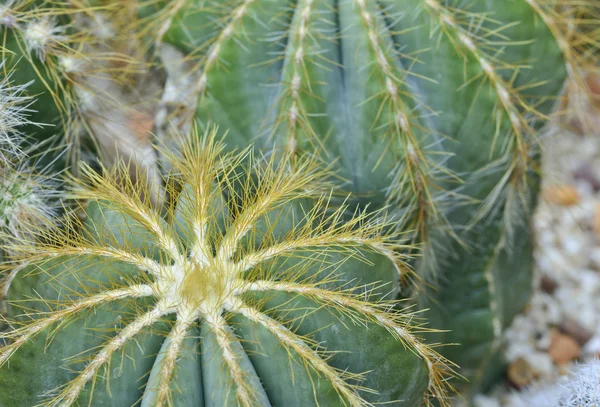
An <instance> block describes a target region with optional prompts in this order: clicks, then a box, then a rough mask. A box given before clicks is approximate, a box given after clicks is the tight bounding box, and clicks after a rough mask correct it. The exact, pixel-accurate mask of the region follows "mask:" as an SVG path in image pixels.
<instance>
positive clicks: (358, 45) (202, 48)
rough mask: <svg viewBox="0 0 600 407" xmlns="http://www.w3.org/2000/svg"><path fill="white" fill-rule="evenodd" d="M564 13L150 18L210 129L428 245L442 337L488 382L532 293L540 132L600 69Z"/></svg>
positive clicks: (165, 6) (425, 302)
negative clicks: (383, 216)
mask: <svg viewBox="0 0 600 407" xmlns="http://www.w3.org/2000/svg"><path fill="white" fill-rule="evenodd" d="M150 3H152V4H156V2H150ZM561 3H562V4H561ZM580 3H582V4H588V2H580ZM563 5H564V6H568V5H570V2H569V1H568V0H567V1H564V2H561V1H552V2H550V1H549V2H545V1H543V0H509V1H500V2H491V1H484V0H476V1H471V2H463V1H458V0H456V1H454V0H445V1H441V0H413V1H411V0H380V1H374V0H336V1H334V0H298V1H283V0H240V1H233V2H227V3H226V4H225V3H221V2H216V1H215V2H213V1H193V0H188V1H186V0H181V1H174V2H165V3H162V4H161V6H160V7H159V8H158V10H155V12H154V13H153V14H152V13H150V17H147V19H145V20H143V21H144V23H146V22H150V21H155V22H156V23H155V24H156V27H157V28H156V29H155V32H156V33H157V34H156V35H157V36H158V38H159V39H161V40H162V41H163V42H165V43H170V44H172V45H174V46H175V47H177V48H178V49H180V50H181V51H183V52H184V53H185V54H186V55H187V59H188V60H191V61H192V62H193V63H194V64H193V68H192V72H191V74H192V75H196V76H197V79H196V81H195V91H196V92H197V94H198V102H197V107H196V114H195V117H196V120H197V121H198V122H199V123H200V124H201V125H203V126H208V125H209V124H210V123H218V124H219V125H220V127H221V128H222V129H226V130H227V132H228V133H227V140H228V143H229V144H231V145H235V146H246V145H248V144H249V143H251V142H253V143H255V144H256V145H257V146H263V148H265V147H266V148H271V147H276V148H279V149H280V150H283V151H288V152H293V153H295V154H296V155H298V156H302V155H305V154H308V155H315V156H318V157H320V158H321V159H323V160H325V161H327V162H335V164H334V167H335V169H336V170H337V172H338V174H339V175H340V176H341V178H342V179H343V181H344V182H342V183H341V184H339V186H341V187H342V188H344V189H345V190H347V191H350V192H351V193H352V197H351V201H352V202H354V203H355V204H356V205H358V208H365V207H367V206H368V207H369V208H370V209H373V208H375V209H378V208H382V207H384V206H385V205H389V213H390V214H391V215H393V216H396V217H397V218H398V219H399V221H398V222H399V225H400V226H399V229H400V230H402V231H406V230H407V229H413V230H414V236H413V239H414V240H413V241H414V242H417V243H422V244H423V247H424V252H423V256H422V257H421V259H420V260H419V261H418V262H416V263H415V267H416V268H417V271H418V274H419V276H420V277H422V278H423V280H424V282H425V283H426V284H424V285H423V287H421V288H422V289H419V290H417V292H416V294H415V295H414V296H415V297H417V299H418V302H419V304H420V306H421V307H423V308H428V309H430V311H429V312H428V313H427V317H428V319H429V320H430V321H431V324H432V326H435V327H436V328H441V329H444V330H448V331H447V332H446V333H439V334H436V335H435V336H434V338H432V340H434V341H437V342H443V343H458V344H460V345H461V346H455V347H449V348H447V349H446V350H445V352H446V355H447V356H448V357H449V358H450V359H451V360H453V361H454V362H456V363H457V364H458V365H460V367H461V369H462V370H461V373H463V374H464V375H465V376H466V377H467V378H469V379H470V380H471V382H472V383H476V384H478V383H481V381H482V380H483V375H484V373H485V372H486V370H487V366H488V365H493V367H497V364H496V363H495V362H494V363H492V360H491V358H492V357H493V356H494V355H497V354H498V350H499V348H500V345H501V341H502V332H503V329H504V328H505V327H506V326H507V325H508V324H509V323H510V321H511V319H512V318H513V316H514V315H515V314H516V313H517V312H519V311H520V310H521V309H522V307H523V306H524V305H525V304H526V303H527V301H528V298H529V293H530V290H531V262H532V257H531V236H530V233H529V220H530V215H531V212H532V210H533V207H534V206H535V195H536V191H537V185H538V176H539V174H538V161H539V140H538V136H539V135H538V131H539V130H540V128H541V127H542V126H543V125H544V124H545V123H546V122H547V120H548V117H549V115H550V113H551V112H552V110H553V108H554V106H555V105H556V100H557V99H558V97H559V95H560V93H561V90H562V88H563V86H564V84H565V80H566V78H567V71H568V72H571V73H573V74H574V75H578V73H579V69H580V68H581V66H583V65H584V64H588V65H592V66H593V63H595V62H597V61H598V60H597V56H596V55H595V54H594V53H590V52H589V46H592V45H593V44H594V42H593V41H591V40H589V37H585V35H586V34H585V33H584V32H583V31H577V30H578V28H577V25H576V21H575V20H568V19H567V17H565V18H561V15H560V13H559V10H560V7H562V6H563ZM590 6H591V4H590ZM144 12H147V10H144ZM569 15H570V14H569ZM569 23H570V24H571V25H570V28H569V30H570V32H571V33H572V34H573V38H572V39H569V38H568V36H567V35H566V34H565V32H566V31H567V28H566V27H567V25H569ZM577 34H578V35H579V36H577ZM575 38H576V39H575ZM582 38H586V39H587V43H586V44H585V46H587V47H588V50H587V51H585V50H584V48H585V46H584V44H583V41H581V39H582ZM571 44H578V45H571ZM596 44H597V43H596ZM578 46H580V48H577V47H578ZM593 46H596V47H597V45H593ZM163 62H164V63H165V64H168V63H169V61H167V60H165V61H163ZM428 287H432V288H428Z"/></svg>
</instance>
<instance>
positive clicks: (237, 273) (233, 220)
mask: <svg viewBox="0 0 600 407" xmlns="http://www.w3.org/2000/svg"><path fill="white" fill-rule="evenodd" d="M222 149H223V145H221V144H219V143H216V142H215V140H214V132H213V133H212V134H211V135H209V136H207V137H204V138H202V139H201V141H199V142H189V143H184V148H183V150H182V152H181V156H175V155H171V159H172V160H171V164H172V166H173V167H172V171H173V174H174V176H175V178H176V179H178V180H179V181H181V185H183V189H181V190H179V189H178V188H168V189H169V193H170V195H171V196H177V199H176V201H177V204H176V205H174V207H173V209H172V210H170V211H168V212H169V213H168V214H167V216H166V217H165V216H162V215H161V214H160V213H159V212H158V211H157V210H156V209H155V208H153V207H152V205H151V204H150V203H149V202H150V199H149V195H151V192H152V191H148V189H147V187H146V186H144V185H145V184H144V183H141V184H139V185H134V184H132V183H131V182H130V181H127V179H129V173H128V171H129V169H128V168H127V167H126V166H125V165H122V166H118V167H116V169H114V170H113V171H110V172H108V173H107V174H105V175H103V176H101V175H98V174H96V173H94V172H93V171H91V170H90V169H89V168H84V170H83V171H82V172H83V175H84V178H85V181H74V183H75V185H74V186H75V188H74V192H73V196H74V197H76V198H78V199H89V200H92V201H93V202H95V203H92V204H90V205H92V206H95V207H96V209H97V210H98V211H99V213H100V215H96V216H95V217H96V219H95V220H92V221H91V222H90V223H89V224H88V225H87V228H86V229H87V230H88V232H84V233H79V232H78V231H77V229H78V228H79V227H82V225H79V224H78V223H79V222H78V221H77V219H76V218H69V220H67V221H65V223H64V224H62V225H61V226H62V227H63V228H64V231H61V229H59V228H57V229H53V230H52V231H49V232H48V231H39V232H38V236H37V237H38V238H39V243H38V244H37V245H31V244H28V243H27V242H23V243H21V244H19V243H15V244H13V245H12V246H11V249H12V250H13V251H15V252H17V253H20V254H21V255H22V256H23V257H22V259H26V260H27V263H29V264H33V265H36V267H35V268H34V270H33V271H30V272H29V273H27V272H23V271H20V273H23V275H22V276H21V275H17V274H16V273H17V271H15V272H13V273H12V275H11V277H10V280H11V281H13V284H16V286H20V285H21V284H22V283H21V282H19V283H15V281H17V280H18V279H21V280H22V281H27V279H28V278H30V279H31V278H33V277H32V276H31V274H33V275H35V274H39V273H42V274H43V273H48V284H50V285H51V286H54V285H56V287H55V289H56V290H57V292H62V293H63V294H62V295H60V297H59V298H60V299H57V300H55V301H52V300H51V298H48V297H43V298H40V299H39V300H36V299H35V298H31V299H29V298H23V299H21V300H19V301H15V302H13V303H12V305H11V306H12V307H15V309H18V308H22V309H23V310H28V311H27V318H17V319H15V320H12V321H11V324H12V325H13V326H14V329H13V330H11V331H10V332H8V333H6V334H3V335H2V337H3V338H4V340H6V341H8V342H7V344H6V345H5V346H4V347H3V348H1V349H0V363H1V364H5V363H8V362H9V361H11V360H13V363H17V362H16V361H14V359H11V357H12V358H14V357H15V355H18V352H19V349H20V348H22V347H24V346H26V345H27V344H28V343H29V342H30V341H32V340H33V341H37V340H40V338H36V337H38V336H41V334H42V333H43V332H50V336H49V337H48V338H49V340H52V338H53V337H54V336H55V335H56V332H57V331H59V330H60V329H62V328H63V327H64V326H66V325H67V324H68V322H67V321H70V320H72V319H76V318H83V315H86V313H89V312H90V311H91V310H93V309H97V308H101V307H102V306H106V305H107V304H111V303H114V302H122V301H125V302H128V303H130V306H131V307H132V309H134V311H133V313H134V315H133V316H132V317H131V319H130V320H129V322H127V323H126V324H125V325H124V326H122V327H120V328H118V329H117V330H116V332H115V333H114V336H111V337H110V338H109V339H108V340H106V341H105V342H104V343H102V344H101V345H100V346H99V348H98V349H95V350H92V349H86V350H85V352H86V354H88V356H87V357H85V358H84V359H85V363H84V364H83V365H82V366H81V368H80V369H74V370H75V373H74V374H73V375H72V376H70V380H69V381H68V382H66V383H64V385H62V386H61V387H60V388H57V389H45V390H46V391H49V393H48V394H49V395H50V396H49V398H47V399H46V400H45V401H44V405H51V406H58V405H70V404H72V403H74V402H75V401H76V400H78V399H79V397H82V395H84V394H85V393H86V391H88V390H86V386H90V385H92V386H93V383H95V382H96V380H97V379H98V377H100V376H102V375H101V371H102V369H103V368H105V369H108V365H109V364H110V361H111V358H112V357H113V356H114V355H115V354H118V353H119V352H120V351H121V350H122V348H123V347H124V346H125V345H126V344H127V343H129V342H131V341H135V340H136V336H139V335H140V334H141V333H142V332H143V331H144V330H145V329H148V328H149V327H151V326H153V325H158V324H159V323H161V321H162V323H164V322H165V319H168V317H171V319H170V320H169V322H168V326H169V327H168V328H167V329H166V331H167V334H166V336H167V339H166V340H165V342H164V344H163V349H162V350H161V352H160V358H157V362H156V363H155V365H154V367H153V369H152V372H151V374H150V376H149V378H148V383H147V385H146V389H145V391H144V396H143V400H142V405H145V403H153V404H152V405H164V404H169V403H171V401H172V397H173V392H174V389H173V384H172V381H174V377H175V367H176V366H177V361H178V358H179V357H180V356H181V352H182V348H183V347H184V343H185V342H186V341H187V339H188V338H189V336H190V335H191V334H190V332H192V331H193V330H194V329H195V327H197V326H198V324H200V322H201V323H202V326H203V327H205V328H204V329H208V331H209V332H210V335H213V336H214V338H215V339H216V345H217V349H219V350H220V351H221V352H222V353H223V354H224V355H225V357H224V358H225V359H224V360H225V365H224V366H223V369H224V370H225V371H226V376H228V377H229V378H230V382H228V383H227V385H228V386H229V387H230V388H231V389H233V393H232V394H233V397H234V399H235V400H236V401H237V402H238V403H239V404H240V405H243V406H251V405H256V404H260V405H262V404H261V403H263V401H264V400H263V398H264V397H265V396H264V394H263V392H262V390H261V391H259V390H257V387H256V383H254V382H253V379H252V377H251V375H249V374H248V371H247V369H246V367H245V365H244V360H242V359H243V358H241V357H240V356H239V354H238V353H237V352H238V351H237V350H236V349H237V348H236V346H237V345H236V344H238V338H237V336H236V335H235V334H234V333H233V331H232V328H231V326H236V325H235V323H234V322H233V321H235V318H236V317H238V318H239V317H241V318H242V319H245V320H247V321H249V322H250V323H252V324H255V325H256V326H258V327H260V328H261V329H266V330H268V331H269V332H270V333H271V334H272V335H273V336H274V337H275V338H277V342H278V343H279V345H280V346H282V347H283V348H285V349H286V351H287V352H289V353H290V355H292V354H294V355H296V356H295V357H297V358H298V363H300V365H301V366H304V367H305V368H306V369H307V371H308V372H310V374H314V375H315V378H319V379H318V380H325V381H326V382H328V383H330V384H331V387H332V390H333V391H334V393H335V394H337V396H336V397H338V401H339V402H341V403H343V404H345V405H352V406H359V405H371V402H370V401H369V400H370V398H369V394H376V393H377V389H373V388H368V387H365V385H364V381H365V379H366V378H367V377H368V375H369V373H365V372H353V371H352V370H345V369H344V368H342V369H340V368H339V367H334V366H332V365H330V364H329V363H328V361H329V360H330V359H331V358H332V357H333V356H334V355H335V352H334V353H331V352H333V349H332V350H329V349H327V346H326V345H325V346H322V345H319V344H318V343H317V342H315V340H314V339H313V338H312V336H311V334H302V333H300V332H296V331H295V329H293V328H292V327H291V326H293V325H294V319H293V318H291V317H289V316H288V317H286V314H287V313H286V312H284V313H283V314H277V313H273V309H269V305H268V303H269V301H272V297H273V296H276V295H280V294H286V295H293V296H301V297H304V298H306V299H309V300H310V301H313V302H314V303H316V304H317V308H316V309H313V310H312V311H310V312H308V314H307V315H305V316H304V317H302V318H306V317H308V315H309V314H310V313H312V312H315V311H316V310H317V309H318V308H325V309H326V310H328V312H330V313H333V314H335V315H338V316H337V317H336V318H341V317H342V316H344V317H345V318H346V317H347V318H349V319H348V320H346V322H349V323H350V324H351V325H353V324H358V325H359V326H364V328H363V329H365V328H368V329H383V332H386V335H388V336H390V337H392V338H393V339H394V341H397V342H398V343H399V344H400V345H401V348H404V347H405V348H406V349H411V351H407V352H409V353H410V354H411V355H416V357H417V359H418V360H420V363H421V364H422V366H423V368H424V369H425V370H424V371H426V372H427V375H428V376H429V380H430V381H429V385H428V386H426V387H428V390H427V394H428V395H429V396H431V397H434V398H436V399H438V400H441V401H444V400H445V397H446V396H445V394H446V388H445V384H444V376H445V375H446V374H448V373H449V371H448V370H447V367H446V362H445V360H444V359H443V358H442V357H441V356H440V355H438V354H437V353H436V352H434V351H433V350H431V349H430V348H429V347H427V346H425V345H423V344H421V343H420V342H419V339H418V337H417V336H415V335H416V331H415V329H414V328H410V327H409V322H410V323H411V324H412V325H414V315H413V313H411V312H407V311H406V310H405V311H391V312H390V309H391V308H393V307H394V306H396V303H395V302H394V301H387V300H385V296H386V293H389V292H390V291H394V290H395V288H394V286H396V284H397V283H395V281H396V279H397V277H398V272H401V273H403V272H408V268H406V267H405V266H404V259H403V258H402V256H401V255H399V254H397V253H398V249H403V248H404V246H403V245H402V244H401V243H400V242H399V241H397V240H396V239H394V238H392V237H391V235H389V234H387V233H386V230H387V229H388V228H389V227H390V226H391V225H390V224H388V223H387V222H386V221H385V219H382V218H379V217H375V216H366V215H363V216H359V217H356V218H354V219H352V220H351V221H348V222H343V221H342V213H343V211H344V208H340V209H338V210H336V211H334V212H333V213H330V214H324V212H323V211H322V210H321V209H322V207H323V206H326V204H327V199H328V198H327V195H323V192H324V191H326V190H327V186H328V184H327V182H326V181H325V180H324V175H325V173H324V172H323V171H322V170H320V169H319V167H318V166H316V165H315V164H314V163H313V162H311V161H308V160H304V161H302V162H296V165H295V166H294V167H293V168H292V167H291V166H290V162H289V161H288V160H285V159H284V160H282V161H276V160H275V159H274V158H262V159H252V158H251V159H250V160H249V161H248V158H249V157H251V155H250V153H249V152H248V150H246V151H244V152H242V153H240V154H224V153H223V152H222ZM163 153H165V154H169V153H167V152H163ZM242 161H245V162H246V163H245V164H242ZM240 165H241V168H243V170H241V171H240ZM171 184H172V183H171ZM167 185H168V184H167ZM240 191H241V192H240ZM223 193H225V195H226V196H229V197H230V202H229V204H224V199H223ZM319 197H320V198H319ZM304 198H317V201H318V202H317V204H316V205H315V206H312V205H308V206H306V207H305V206H302V205H300V206H298V205H299V204H298V203H299V202H301V201H302V200H303V199H304ZM305 204H306V201H305ZM290 205H291V206H290ZM88 212H89V208H88ZM116 225H120V226H116ZM368 253H376V254H378V255H379V256H383V257H382V258H384V259H385V261H386V262H390V264H393V265H394V267H393V268H391V269H390V268H389V267H383V266H381V267H380V269H382V270H385V269H388V270H392V276H391V277H389V278H387V279H381V280H373V276H368V275H365V276H364V277H363V278H362V281H361V279H358V278H357V279H352V278H350V279H348V278H349V277H348V275H346V274H338V273H337V271H336V270H337V269H341V268H343V267H344V264H345V263H346V262H347V261H350V259H353V258H354V259H357V260H358V261H359V262H369V261H370V260H368V259H369V255H368ZM337 255H341V256H338V257H336V256H337ZM57 259H58V260H57ZM85 259H88V260H90V259H103V260H104V261H103V264H104V265H103V266H102V271H101V274H95V275H94V276H93V277H92V276H89V278H88V279H87V280H86V272H85V271H84V270H85V268H86V266H85ZM332 259H335V260H332ZM282 260H283V262H282ZM56 261H58V264H59V265H60V267H62V270H61V272H60V273H59V274H52V273H53V272H52V271H48V270H52V269H53V268H54V267H56V266H57V263H52V264H53V266H51V267H50V268H48V264H49V263H51V262H56ZM96 261H97V262H98V261H101V260H96ZM73 262H74V263H73ZM290 263H292V265H291V266H287V265H288V264H290ZM115 264H126V265H129V266H132V267H133V268H135V269H137V270H138V272H136V273H134V274H131V273H128V272H119V268H118V267H116V266H114V265H115ZM315 268H316V270H317V272H315ZM44 270H46V271H44ZM375 273H376V274H378V275H379V274H381V273H382V272H381V271H375ZM66 281H70V284H71V285H69V284H67V283H66ZM75 282H76V284H74V283H75ZM396 287H397V286H396ZM9 290H10V289H9ZM371 297H373V298H378V301H376V302H375V301H370V298H371ZM140 299H148V301H147V302H141V300H140ZM36 301H40V302H41V303H43V304H44V305H45V306H46V307H48V308H49V309H48V310H45V311H37V312H36V311H33V310H34V309H36V306H35V305H32V304H35V303H36ZM133 304H135V305H133ZM281 306H282V307H284V308H286V305H285V304H281V305H280V307H281ZM287 306H288V307H289V306H291V307H292V309H293V306H292V305H287ZM296 311H297V310H296ZM288 312H289V311H288ZM13 314H14V312H13ZM298 318H300V317H298ZM290 324H291V325H290ZM230 325H231V326H230ZM369 327H370V328H369ZM373 327H375V328H373ZM377 327H379V328H377ZM321 328H323V327H321ZM321 328H319V329H321ZM340 329H344V328H340ZM421 329H425V328H422V327H418V328H417V331H419V330H421ZM203 332H204V331H203ZM207 335H209V334H207ZM245 340H248V341H250V339H249V338H246V339H245ZM400 352H402V351H400ZM412 352H414V353H412ZM411 357H413V356H411ZM80 361H81V359H80V358H77V359H76V362H80ZM107 371H108V370H107ZM411 375H412V373H411ZM263 380H265V379H264V378H263ZM411 380H412V379H411ZM313 385H315V386H316V384H313ZM412 386H414V384H412V385H409V386H408V389H409V390H410V388H411V387H412ZM403 391H407V390H406V388H404V389H403ZM92 393H93V390H92ZM311 394H312V392H311ZM407 394H410V392H409V393H407ZM92 396H93V394H91V395H90V397H92ZM311 397H312V396H311ZM314 397H316V396H314ZM415 400H416V399H415ZM310 403H312V401H310Z"/></svg>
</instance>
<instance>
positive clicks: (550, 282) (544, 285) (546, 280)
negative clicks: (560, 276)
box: [540, 274, 558, 294]
mask: <svg viewBox="0 0 600 407" xmlns="http://www.w3.org/2000/svg"><path fill="white" fill-rule="evenodd" d="M557 287H558V283H557V282H556V281H555V280H554V279H553V278H552V277H550V276H549V275H547V274H542V278H541V279H540V288H541V289H542V290H543V291H544V292H545V293H548V294H554V291H556V288H557Z"/></svg>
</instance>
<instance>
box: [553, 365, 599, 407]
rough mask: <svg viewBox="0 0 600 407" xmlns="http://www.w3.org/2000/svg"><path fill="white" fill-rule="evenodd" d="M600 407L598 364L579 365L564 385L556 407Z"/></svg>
mask: <svg viewBox="0 0 600 407" xmlns="http://www.w3.org/2000/svg"><path fill="white" fill-rule="evenodd" d="M587 406H589V407H593V406H600V362H599V361H598V360H593V361H591V362H589V363H586V364H582V365H579V366H578V367H577V368H576V369H575V371H574V372H573V373H572V377H571V378H570V380H569V382H568V383H567V384H566V385H565V389H564V391H563V393H562V396H561V397H560V400H559V401H558V404H557V405H556V407H587Z"/></svg>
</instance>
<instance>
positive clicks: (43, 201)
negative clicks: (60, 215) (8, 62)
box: [0, 66, 58, 261]
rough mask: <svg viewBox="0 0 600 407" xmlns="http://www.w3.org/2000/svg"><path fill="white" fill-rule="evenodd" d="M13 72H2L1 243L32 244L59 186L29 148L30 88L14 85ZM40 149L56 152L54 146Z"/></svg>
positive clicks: (46, 222)
mask: <svg viewBox="0 0 600 407" xmlns="http://www.w3.org/2000/svg"><path fill="white" fill-rule="evenodd" d="M0 68H2V67H1V66H0ZM13 73H14V72H12V71H11V72H9V73H8V75H6V76H4V75H2V73H1V72H0V242H7V241H10V240H13V239H21V240H30V241H31V232H30V230H31V229H32V228H33V229H42V228H45V227H46V226H47V225H49V224H50V223H51V222H52V220H51V219H52V217H53V215H54V214H55V206H56V205H53V201H56V191H55V190H54V187H55V186H57V185H58V184H57V183H55V181H54V180H53V177H52V176H51V174H48V171H47V168H44V167H43V165H42V164H41V162H42V161H43V160H42V158H43V157H44V156H43V155H42V156H36V154H34V152H33V151H32V150H34V149H32V148H31V147H27V145H26V135H25V134H24V133H23V131H22V129H24V128H27V127H28V125H33V123H32V122H31V121H30V117H29V116H30V114H31V111H30V108H29V107H30V105H31V104H32V101H33V100H32V98H31V97H29V96H25V92H26V90H27V86H23V85H14V84H13V83H12V82H11V79H12V76H13ZM37 147H39V148H41V149H45V150H46V151H50V152H52V151H53V148H52V145H51V143H45V144H44V145H38V146H37ZM3 254H4V255H6V254H10V253H2V250H1V249H0V261H1V259H2V257H4V256H2V255H3Z"/></svg>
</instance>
